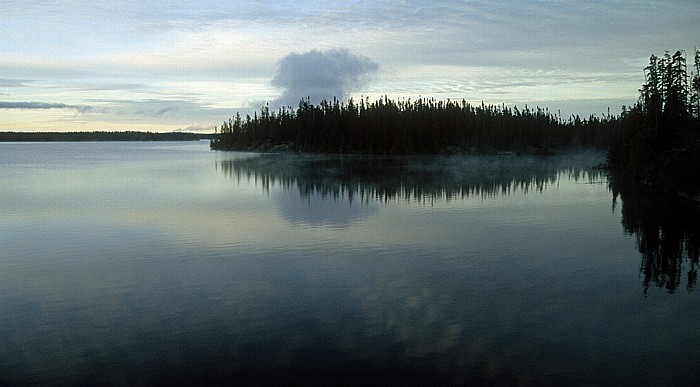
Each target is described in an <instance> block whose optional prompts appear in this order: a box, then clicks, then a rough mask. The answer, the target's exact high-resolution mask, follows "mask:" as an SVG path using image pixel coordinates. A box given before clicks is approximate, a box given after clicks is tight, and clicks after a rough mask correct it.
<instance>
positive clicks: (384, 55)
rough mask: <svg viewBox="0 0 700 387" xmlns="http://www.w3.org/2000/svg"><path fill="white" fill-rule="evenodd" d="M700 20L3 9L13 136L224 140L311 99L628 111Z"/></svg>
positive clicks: (260, 7) (585, 4) (129, 4)
mask: <svg viewBox="0 0 700 387" xmlns="http://www.w3.org/2000/svg"><path fill="white" fill-rule="evenodd" d="M699 21H700V6H698V3H697V0H688V1H682V0H681V1H635V0H593V1H568V0H561V1H557V0H540V1H528V0H523V1H476V0H461V1H457V0H454V1H452V0H447V1H411V0H403V1H361V0H345V1H331V0H324V1H320V0H294V1H291V0H275V1H261V0H243V1H194V2H189V1H188V2H185V1H177V0H168V1H158V2H149V1H143V0H135V1H101V0H92V1H7V0H0V131H121V130H139V131H156V132H170V131H201V132H213V129H214V127H215V126H218V125H220V124H221V122H223V121H224V120H227V119H228V118H229V117H231V116H233V115H235V113H236V112H240V113H241V114H242V115H245V114H251V115H252V114H253V112H254V111H256V110H259V109H260V108H261V107H262V106H264V105H265V104H269V106H270V108H271V109H273V110H276V109H277V108H279V107H280V106H297V105H298V102H299V100H300V99H301V98H306V97H309V98H311V100H312V101H311V102H312V103H318V101H320V100H321V99H324V98H325V99H329V100H330V99H332V98H333V97H338V98H340V99H347V98H351V97H352V98H355V99H359V98H362V97H369V98H370V99H371V100H374V99H377V98H380V97H381V96H384V95H386V96H388V97H389V98H392V99H403V100H405V99H409V98H410V99H411V100H415V99H417V98H421V97H423V98H436V99H441V100H447V99H451V100H460V101H461V100H462V99H465V100H466V101H468V102H471V103H475V104H480V103H481V102H482V101H483V102H484V103H486V104H499V105H500V104H506V105H509V106H513V105H516V106H519V107H522V106H524V105H525V104H527V105H528V106H530V107H533V106H540V107H543V108H544V107H547V108H548V109H549V110H550V112H553V113H558V112H560V113H561V115H562V116H563V117H564V118H567V117H569V116H570V115H572V114H578V115H581V116H582V117H588V116H589V115H590V114H597V115H602V114H605V113H607V109H608V107H609V108H610V112H611V113H613V114H618V113H619V112H620V110H621V107H622V105H631V104H633V103H634V102H635V101H636V100H637V96H638V89H639V88H640V86H641V85H642V83H643V81H644V73H643V68H644V66H645V65H646V64H647V63H648V59H649V56H650V55H651V54H656V55H662V54H663V53H664V52H665V51H666V50H668V51H672V52H673V51H675V50H679V49H681V50H685V51H686V52H689V53H690V52H692V50H693V48H694V47H695V46H700V22H699Z"/></svg>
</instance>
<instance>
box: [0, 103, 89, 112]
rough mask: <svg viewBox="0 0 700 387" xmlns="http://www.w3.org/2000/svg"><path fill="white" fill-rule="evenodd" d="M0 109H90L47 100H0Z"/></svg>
mask: <svg viewBox="0 0 700 387" xmlns="http://www.w3.org/2000/svg"><path fill="white" fill-rule="evenodd" d="M0 109H76V110H78V111H81V112H82V111H88V110H90V109H91V107H90V106H79V105H67V104H65V103H47V102H0Z"/></svg>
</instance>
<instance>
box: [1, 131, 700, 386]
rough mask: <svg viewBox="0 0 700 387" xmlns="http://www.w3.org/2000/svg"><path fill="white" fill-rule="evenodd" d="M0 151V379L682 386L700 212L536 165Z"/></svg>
mask: <svg viewBox="0 0 700 387" xmlns="http://www.w3.org/2000/svg"><path fill="white" fill-rule="evenodd" d="M208 145H209V144H208V143H207V142H151V143H148V142H141V143H131V142H128V143H117V142H105V143H0V200H1V202H2V205H1V206H0V384H31V385H41V384H48V385H55V384H70V385H74V384H95V385H102V384H145V385H153V384H172V383H175V382H180V383H201V384H224V383H231V382H234V383H236V384H244V385H245V384H263V385H269V384H505V385H514V384H525V385H546V384H605V385H625V384H663V385H673V384H686V385H687V384H697V383H698V379H697V374H698V372H697V355H698V354H700V329H698V324H699V323H700V296H699V295H698V293H697V292H696V291H694V287H695V277H696V274H695V273H696V271H695V270H696V266H697V260H698V255H700V254H699V253H698V252H699V250H700V242H699V240H700V238H699V236H700V232H699V226H698V223H700V222H698V219H700V218H699V217H698V213H697V209H696V208H694V207H693V206H690V205H688V204H687V203H682V202H677V201H676V200H673V199H672V198H663V197H654V196H651V195H649V194H645V193H640V192H635V191H633V190H631V188H630V185H629V184H628V183H626V182H624V181H621V180H620V179H611V178H608V176H607V174H606V173H605V172H601V171H599V170H596V169H593V168H592V166H593V165H596V164H598V163H600V162H602V161H604V158H605V155H604V154H603V153H601V152H593V151H588V152H579V153H575V154H570V155H563V156H552V157H546V158H544V157H534V156H518V157H512V156H509V155H504V156H459V157H457V156H441V157H412V158H398V157H394V158H392V157H360V156H343V157H338V156H320V155H304V156H302V155H292V154H255V153H239V152H215V151H211V150H209V147H208Z"/></svg>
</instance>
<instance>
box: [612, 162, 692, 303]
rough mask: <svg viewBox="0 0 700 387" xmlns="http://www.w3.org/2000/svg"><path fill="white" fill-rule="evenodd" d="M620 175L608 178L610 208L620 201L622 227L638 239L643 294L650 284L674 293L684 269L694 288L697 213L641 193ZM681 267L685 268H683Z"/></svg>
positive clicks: (689, 285)
mask: <svg viewBox="0 0 700 387" xmlns="http://www.w3.org/2000/svg"><path fill="white" fill-rule="evenodd" d="M635 186H636V185H635V184H633V183H631V182H629V181H627V180H626V179H625V178H624V177H623V176H617V175H611V176H610V189H611V190H612V192H613V205H615V204H616V199H617V197H618V196H619V197H620V199H621V200H622V225H623V227H624V228H625V231H626V232H628V233H630V234H634V235H635V236H636V238H637V247H638V248H639V252H640V253H641V254H642V264H641V267H640V270H641V272H642V274H643V275H644V289H645V292H646V290H647V289H648V288H649V285H650V284H655V285H656V286H659V287H664V288H666V290H667V291H669V292H675V291H676V289H677V288H678V287H679V286H681V282H682V276H683V271H684V270H687V273H686V277H687V282H686V288H687V289H688V290H690V289H692V288H693V287H695V283H696V280H697V265H698V257H700V222H698V219H700V211H698V209H697V207H696V206H695V205H693V204H692V203H689V202H686V201H683V200H681V199H678V198H673V197H668V196H663V195H659V194H653V193H650V192H644V191H642V190H640V189H635ZM684 265H688V267H687V268H686V269H684V268H683V266H684Z"/></svg>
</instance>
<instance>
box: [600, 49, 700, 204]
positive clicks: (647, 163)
mask: <svg viewBox="0 0 700 387" xmlns="http://www.w3.org/2000/svg"><path fill="white" fill-rule="evenodd" d="M644 74H645V82H644V84H643V85H642V87H641V89H640V90H639V92H640V96H639V100H638V101H637V103H636V104H635V105H634V106H632V107H630V108H625V107H623V109H622V113H621V114H620V119H619V121H620V123H621V126H620V130H619V131H617V132H616V134H617V137H616V138H615V139H614V141H613V142H612V143H611V144H610V150H609V152H608V164H609V166H610V168H611V169H612V170H613V172H617V173H624V174H627V175H630V176H631V177H632V178H633V179H634V180H636V181H638V182H640V183H641V184H642V185H644V186H648V187H653V188H654V189H656V190H661V191H667V192H670V193H680V194H682V195H683V196H688V197H691V198H695V199H696V200H697V199H698V194H700V51H698V50H697V49H696V50H695V51H694V53H693V64H692V70H691V72H690V75H689V74H688V71H687V64H686V55H685V53H684V52H682V51H676V52H675V53H674V54H673V55H671V54H670V53H668V52H667V53H666V54H665V55H664V56H662V57H657V56H656V55H652V56H651V57H650V58H649V65H648V66H646V67H645V68H644Z"/></svg>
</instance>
